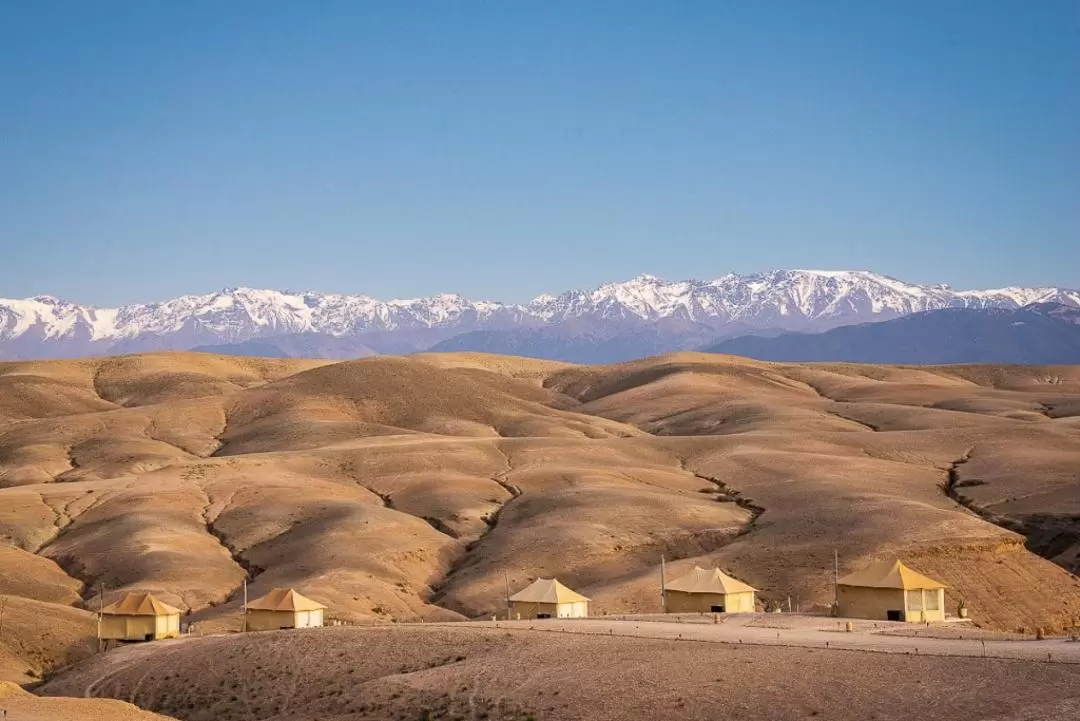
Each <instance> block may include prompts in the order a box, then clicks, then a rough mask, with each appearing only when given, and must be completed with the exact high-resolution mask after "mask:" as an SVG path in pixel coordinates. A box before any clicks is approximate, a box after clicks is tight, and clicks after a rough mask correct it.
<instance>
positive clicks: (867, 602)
mask: <svg viewBox="0 0 1080 721" xmlns="http://www.w3.org/2000/svg"><path fill="white" fill-rule="evenodd" d="M837 600H838V602H839V613H840V615H841V616H846V617H848V618H870V619H875V620H882V621H911V622H914V623H922V622H924V621H944V620H945V586H944V585H943V584H941V583H938V582H937V581H935V580H934V579H932V578H927V577H926V576H924V575H922V574H921V573H918V572H916V571H913V570H911V569H910V568H908V567H907V566H905V565H904V564H903V563H901V562H900V561H877V562H875V563H873V564H871V565H870V566H869V567H868V568H864V569H863V570H861V571H856V572H855V573H852V574H850V575H847V576H844V577H843V578H841V579H840V580H839V581H838V582H837Z"/></svg>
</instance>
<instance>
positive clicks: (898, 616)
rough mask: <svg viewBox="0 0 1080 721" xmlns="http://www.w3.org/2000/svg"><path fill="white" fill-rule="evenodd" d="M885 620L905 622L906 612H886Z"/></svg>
mask: <svg viewBox="0 0 1080 721" xmlns="http://www.w3.org/2000/svg"><path fill="white" fill-rule="evenodd" d="M885 618H886V620H889V621H903V620H904V612H903V611H886V612H885Z"/></svg>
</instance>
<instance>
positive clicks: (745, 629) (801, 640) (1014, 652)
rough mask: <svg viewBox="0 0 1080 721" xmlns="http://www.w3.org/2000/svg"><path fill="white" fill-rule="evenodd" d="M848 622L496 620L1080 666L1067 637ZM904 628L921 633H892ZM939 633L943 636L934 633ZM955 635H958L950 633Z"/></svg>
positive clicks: (756, 616)
mask: <svg viewBox="0 0 1080 721" xmlns="http://www.w3.org/2000/svg"><path fill="white" fill-rule="evenodd" d="M845 623H846V620H845V619H839V620H838V619H833V618H825V617H821V616H800V615H793V614H782V615H781V614H760V613H747V614H727V615H721V616H718V617H717V623H713V622H712V617H711V616H704V617H702V616H692V617H681V620H668V618H666V617H663V616H652V617H644V616H643V617H637V618H629V619H607V618H587V619H560V620H556V619H545V620H537V621H496V622H494V625H497V626H498V627H499V628H514V629H528V630H533V631H538V632H540V631H543V632H556V633H576V634H591V635H601V636H633V637H640V638H662V639H675V640H683V641H698V642H706V643H710V642H711V643H729V644H739V643H741V644H753V645H761V646H795V647H803V648H829V649H842V650H857V651H871V652H875V653H901V654H912V655H931V656H974V657H980V656H985V657H988V658H1007V659H1018V660H1026V661H1042V662H1051V663H1080V642H1074V641H1070V640H1067V639H1063V638H1053V639H1045V640H1042V641H1036V640H1010V639H1000V638H993V637H991V638H986V637H985V636H986V634H984V633H982V632H980V630H979V629H976V628H970V631H969V632H970V634H971V636H970V637H967V638H965V637H963V636H964V631H963V630H962V627H959V626H947V627H945V628H947V630H948V632H949V633H948V634H946V633H944V632H943V631H942V628H943V627H941V626H933V625H931V626H929V627H925V626H916V625H914V624H903V623H889V622H872V621H857V620H855V621H852V622H851V623H852V627H853V628H852V631H850V632H848V631H846V630H845ZM454 625H455V626H461V625H477V626H486V627H491V626H492V625H493V622H491V621H486V622H480V621H472V622H469V623H467V624H460V623H458V624H454ZM901 630H905V631H907V632H909V633H912V634H914V633H918V634H919V635H911V636H907V635H890V634H891V633H895V632H897V631H901ZM935 635H937V636H939V637H937V638H935V637H934V636H935ZM952 636H955V637H952Z"/></svg>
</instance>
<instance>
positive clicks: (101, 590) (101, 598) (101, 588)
mask: <svg viewBox="0 0 1080 721" xmlns="http://www.w3.org/2000/svg"><path fill="white" fill-rule="evenodd" d="M97 609H98V610H97V647H98V648H97V650H98V653H101V650H102V649H101V616H102V615H103V611H104V609H105V582H104V581H100V582H99V583H98V604H97Z"/></svg>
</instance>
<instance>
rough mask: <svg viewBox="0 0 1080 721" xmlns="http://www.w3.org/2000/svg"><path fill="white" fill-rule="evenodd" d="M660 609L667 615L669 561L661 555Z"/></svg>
mask: <svg viewBox="0 0 1080 721" xmlns="http://www.w3.org/2000/svg"><path fill="white" fill-rule="evenodd" d="M660 608H661V609H662V610H663V612H664V613H667V561H666V560H665V559H664V554H662V553H661V554H660Z"/></svg>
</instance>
